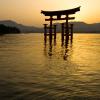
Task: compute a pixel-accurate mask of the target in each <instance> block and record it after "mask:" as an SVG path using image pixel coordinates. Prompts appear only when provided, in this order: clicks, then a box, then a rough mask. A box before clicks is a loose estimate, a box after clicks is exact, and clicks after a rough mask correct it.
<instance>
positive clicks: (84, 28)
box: [0, 20, 100, 33]
mask: <svg viewBox="0 0 100 100" xmlns="http://www.w3.org/2000/svg"><path fill="white" fill-rule="evenodd" d="M70 23H73V24H74V32H76V33H100V23H93V24H87V23H84V22H70ZM0 24H3V25H6V26H9V27H16V28H18V29H19V30H20V32H22V33H42V32H43V28H38V27H34V26H25V25H22V24H18V23H16V22H14V21H11V20H4V21H0ZM56 24H57V32H60V31H61V25H60V24H59V23H56Z"/></svg>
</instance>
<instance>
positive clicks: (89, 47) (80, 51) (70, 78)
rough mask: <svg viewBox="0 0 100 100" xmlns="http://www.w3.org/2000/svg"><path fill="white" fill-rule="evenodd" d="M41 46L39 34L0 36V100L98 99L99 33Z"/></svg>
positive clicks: (99, 86)
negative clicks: (62, 43)
mask: <svg viewBox="0 0 100 100" xmlns="http://www.w3.org/2000/svg"><path fill="white" fill-rule="evenodd" d="M57 39H58V40H57V43H56V45H55V44H52V46H50V45H49V43H47V44H46V45H44V41H43V34H19V35H18V34H16V35H14V34H10V35H4V36H0V100H100V34H75V35H74V39H73V43H72V44H70V43H68V45H67V46H61V40H60V34H58V36H57Z"/></svg>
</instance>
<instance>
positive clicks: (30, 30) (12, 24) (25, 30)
mask: <svg viewBox="0 0 100 100" xmlns="http://www.w3.org/2000/svg"><path fill="white" fill-rule="evenodd" d="M0 24H3V25H5V26H10V27H16V28H18V29H19V30H20V31H21V32H22V33H34V32H43V29H42V28H37V27H34V26H25V25H22V24H18V23H16V22H14V21H11V20H3V21H0Z"/></svg>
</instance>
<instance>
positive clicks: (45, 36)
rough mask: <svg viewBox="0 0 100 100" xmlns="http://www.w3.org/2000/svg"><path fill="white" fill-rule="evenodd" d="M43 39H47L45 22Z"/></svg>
mask: <svg viewBox="0 0 100 100" xmlns="http://www.w3.org/2000/svg"><path fill="white" fill-rule="evenodd" d="M44 41H45V43H46V41H47V24H44Z"/></svg>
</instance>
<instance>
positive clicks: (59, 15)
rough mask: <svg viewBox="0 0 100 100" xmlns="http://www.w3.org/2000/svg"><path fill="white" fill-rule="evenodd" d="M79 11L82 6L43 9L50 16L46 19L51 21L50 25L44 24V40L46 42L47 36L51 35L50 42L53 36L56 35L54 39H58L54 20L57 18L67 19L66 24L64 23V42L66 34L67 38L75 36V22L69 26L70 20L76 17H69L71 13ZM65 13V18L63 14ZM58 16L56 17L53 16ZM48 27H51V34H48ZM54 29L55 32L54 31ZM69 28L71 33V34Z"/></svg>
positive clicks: (43, 12)
mask: <svg viewBox="0 0 100 100" xmlns="http://www.w3.org/2000/svg"><path fill="white" fill-rule="evenodd" d="M77 11H80V7H77V8H74V9H69V10H60V11H41V13H42V14H44V15H45V16H49V17H50V18H49V19H45V21H50V25H49V26H47V24H44V40H45V42H46V38H47V36H49V40H50V43H52V36H53V35H54V40H56V25H53V21H57V20H65V21H66V22H65V25H64V23H62V42H63V41H64V36H66V40H68V39H69V36H71V39H72V38H73V24H71V26H70V27H69V24H68V20H73V19H75V17H69V15H72V14H75V13H76V12H77ZM63 15H65V17H64V18H62V16H63ZM54 16H56V18H53V17H54ZM47 29H49V34H47ZM53 29H54V33H53ZM69 29H70V30H71V33H70V34H69Z"/></svg>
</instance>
